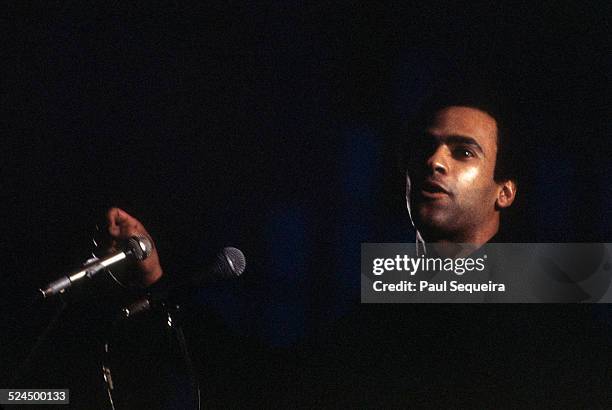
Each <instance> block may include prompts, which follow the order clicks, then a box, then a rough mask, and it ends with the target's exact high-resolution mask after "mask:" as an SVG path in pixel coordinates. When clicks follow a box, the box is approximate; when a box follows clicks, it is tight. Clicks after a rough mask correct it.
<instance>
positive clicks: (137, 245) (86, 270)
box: [39, 236, 153, 299]
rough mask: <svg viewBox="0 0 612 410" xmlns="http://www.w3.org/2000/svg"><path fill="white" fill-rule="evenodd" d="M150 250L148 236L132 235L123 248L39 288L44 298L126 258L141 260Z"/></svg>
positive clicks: (63, 290) (60, 291) (64, 289)
mask: <svg viewBox="0 0 612 410" xmlns="http://www.w3.org/2000/svg"><path fill="white" fill-rule="evenodd" d="M152 250H153V244H152V243H151V241H150V240H149V238H147V237H145V236H132V237H131V238H129V239H128V240H127V241H126V243H125V246H124V249H123V250H121V251H118V252H113V253H111V254H110V255H108V256H105V257H103V258H101V259H96V260H94V261H93V262H90V263H86V264H85V265H83V267H82V268H81V269H80V270H78V271H76V272H73V273H70V274H68V275H66V276H64V277H62V278H59V279H57V280H55V281H53V282H51V283H49V285H47V287H46V288H44V289H39V290H40V292H41V293H42V295H43V298H44V299H46V298H48V297H50V296H53V295H57V294H59V293H64V292H65V291H66V289H68V288H69V287H70V286H72V284H73V283H74V282H76V281H79V280H81V279H83V278H92V277H93V276H94V275H95V274H97V273H98V272H100V271H102V270H104V269H106V268H108V267H110V266H112V265H114V264H116V263H119V262H121V261H123V260H126V259H131V260H137V261H142V260H144V259H146V258H147V257H148V256H149V255H150V254H151V251H152Z"/></svg>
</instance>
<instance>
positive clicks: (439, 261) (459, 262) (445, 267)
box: [372, 255, 487, 275]
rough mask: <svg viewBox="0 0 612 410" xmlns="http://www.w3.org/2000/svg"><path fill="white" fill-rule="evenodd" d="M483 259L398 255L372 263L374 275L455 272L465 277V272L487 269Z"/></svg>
mask: <svg viewBox="0 0 612 410" xmlns="http://www.w3.org/2000/svg"><path fill="white" fill-rule="evenodd" d="M486 258H487V255H484V256H483V257H482V258H427V257H425V256H424V255H421V256H419V257H417V258H412V257H410V256H408V255H396V256H395V258H376V259H374V260H373V262H372V273H373V274H374V275H382V274H383V273H385V272H390V271H398V272H407V273H410V275H415V274H416V273H417V272H418V271H423V272H441V271H445V272H454V273H456V274H457V275H463V274H464V273H465V272H472V271H478V272H482V271H483V270H484V269H485V265H484V262H485V259H486Z"/></svg>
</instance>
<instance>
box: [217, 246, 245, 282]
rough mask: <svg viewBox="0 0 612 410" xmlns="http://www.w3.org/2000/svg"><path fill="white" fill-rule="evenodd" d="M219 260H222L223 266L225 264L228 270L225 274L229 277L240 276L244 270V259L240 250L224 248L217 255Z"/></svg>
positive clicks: (229, 247)
mask: <svg viewBox="0 0 612 410" xmlns="http://www.w3.org/2000/svg"><path fill="white" fill-rule="evenodd" d="M219 258H222V259H224V262H225V263H224V265H225V264H226V266H227V268H229V272H227V274H229V275H228V276H230V277H237V276H240V275H242V273H243V272H244V270H245V268H246V258H245V257H244V253H242V251H241V250H240V249H237V248H234V247H231V246H228V247H225V248H223V250H222V251H221V253H220V254H219ZM224 270H226V269H224Z"/></svg>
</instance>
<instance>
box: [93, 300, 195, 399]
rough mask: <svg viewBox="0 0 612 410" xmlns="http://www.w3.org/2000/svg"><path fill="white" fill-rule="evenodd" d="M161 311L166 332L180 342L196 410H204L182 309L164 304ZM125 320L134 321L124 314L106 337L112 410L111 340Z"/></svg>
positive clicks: (105, 363) (105, 374)
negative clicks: (181, 314) (181, 313)
mask: <svg viewBox="0 0 612 410" xmlns="http://www.w3.org/2000/svg"><path fill="white" fill-rule="evenodd" d="M161 309H163V313H164V318H165V323H164V325H165V327H166V330H168V331H170V332H173V333H174V335H175V337H176V340H177V342H178V349H179V353H180V356H181V359H182V360H183V363H184V365H185V367H186V370H187V374H188V377H189V381H190V385H191V391H192V392H195V395H196V397H195V398H194V400H195V401H196V407H195V409H197V410H200V409H201V408H202V407H201V406H202V403H201V395H200V394H201V392H200V386H199V383H198V378H197V375H196V372H195V369H194V366H193V362H192V360H191V355H190V354H189V349H188V348H187V341H186V339H185V334H184V332H183V328H182V326H181V325H180V320H179V319H178V312H179V309H180V307H179V305H176V304H168V303H163V304H162V305H161ZM124 320H133V319H132V318H129V319H127V318H126V317H125V316H124V315H123V314H122V315H119V316H118V317H117V318H116V319H115V320H114V322H113V325H112V327H111V331H110V332H109V334H108V335H107V336H106V340H105V341H104V356H103V357H104V358H103V361H102V376H103V378H104V382H105V384H106V391H107V394H108V399H109V404H110V407H111V409H112V410H115V405H114V401H113V390H114V388H115V385H114V383H113V379H112V373H111V368H110V363H111V348H110V346H111V343H110V340H111V339H112V338H113V336H114V335H115V334H116V330H117V326H118V324H119V323H121V322H122V321H124Z"/></svg>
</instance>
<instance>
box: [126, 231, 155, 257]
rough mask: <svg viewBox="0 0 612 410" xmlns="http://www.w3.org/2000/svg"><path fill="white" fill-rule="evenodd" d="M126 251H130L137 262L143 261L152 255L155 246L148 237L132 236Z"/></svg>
mask: <svg viewBox="0 0 612 410" xmlns="http://www.w3.org/2000/svg"><path fill="white" fill-rule="evenodd" d="M126 250H127V251H129V252H130V253H131V254H132V256H133V257H134V258H135V259H136V260H137V261H142V260H145V259H146V258H148V257H149V255H150V254H151V251H152V250H153V244H152V243H151V240H150V239H149V238H147V237H146V236H143V235H138V236H132V237H131V238H130V239H128V241H127V244H126Z"/></svg>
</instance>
